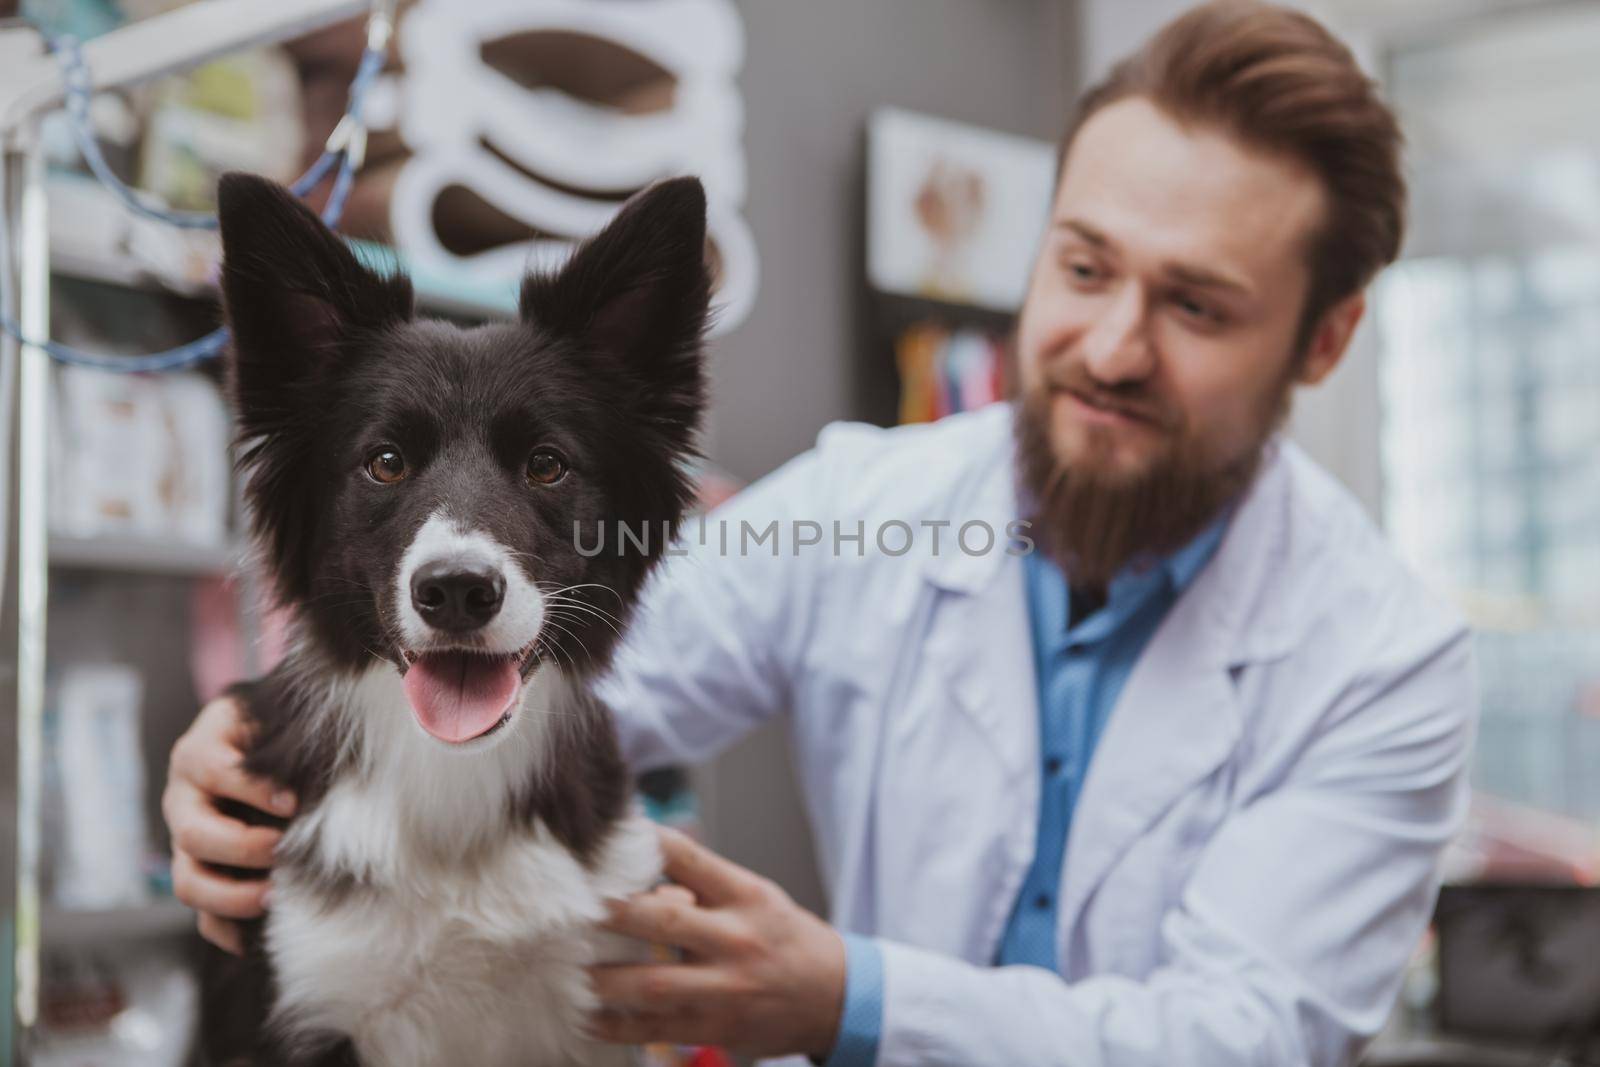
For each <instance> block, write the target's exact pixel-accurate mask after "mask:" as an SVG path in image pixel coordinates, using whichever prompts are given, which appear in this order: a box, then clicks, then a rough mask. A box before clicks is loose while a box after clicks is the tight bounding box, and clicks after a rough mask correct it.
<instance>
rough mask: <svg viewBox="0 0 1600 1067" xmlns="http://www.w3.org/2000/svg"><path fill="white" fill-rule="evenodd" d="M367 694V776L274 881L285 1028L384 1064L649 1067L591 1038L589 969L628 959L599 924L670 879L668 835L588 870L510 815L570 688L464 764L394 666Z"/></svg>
mask: <svg viewBox="0 0 1600 1067" xmlns="http://www.w3.org/2000/svg"><path fill="white" fill-rule="evenodd" d="M553 684H554V685H557V686H559V684H560V683H559V681H556V682H555V683H553ZM355 690H356V691H354V692H351V693H348V694H341V695H343V696H345V698H346V700H348V701H349V702H350V704H349V706H350V707H351V708H352V712H353V713H355V714H359V715H360V716H361V718H362V719H363V720H365V721H366V722H367V723H368V725H366V726H364V727H363V728H362V731H363V732H362V738H363V741H364V752H363V760H362V765H363V773H361V774H348V775H345V776H343V777H342V778H341V779H340V780H339V781H338V782H337V783H336V784H335V785H334V787H333V788H332V789H331V790H330V791H329V793H328V794H327V796H326V797H325V798H324V799H323V800H322V802H321V803H320V804H318V805H317V807H316V808H315V809H314V810H312V811H310V812H308V813H306V814H305V815H303V816H302V817H301V818H300V819H298V820H296V822H295V823H294V824H293V826H292V827H291V828H290V831H289V834H288V836H287V837H286V840H285V845H286V847H287V850H288V851H289V852H291V853H292V852H293V851H294V846H295V845H297V844H299V843H306V844H311V843H313V842H314V853H313V855H314V860H313V862H311V863H308V864H302V865H300V866H298V867H296V868H294V869H292V870H289V871H285V872H283V875H282V876H280V877H279V878H278V879H275V884H274V895H273V901H272V910H271V913H270V915H269V917H268V921H267V948H268V952H269V953H270V955H271V957H272V961H273V964H274V966H275V968H276V971H277V975H278V982H279V998H278V1003H277V1006H276V1010H275V1012H274V1020H275V1023H277V1024H278V1025H282V1026H286V1027H287V1028H288V1029H289V1030H290V1031H293V1032H316V1031H322V1032H327V1031H330V1030H331V1031H335V1032H338V1033H343V1034H347V1035H349V1036H350V1037H351V1038H352V1039H353V1040H354V1042H355V1045H356V1049H357V1052H358V1053H359V1054H360V1057H361V1059H362V1062H363V1063H364V1064H367V1065H371V1067H379V1065H382V1067H407V1065H411V1064H415V1065H418V1067H421V1065H434V1064H441V1063H471V1064H474V1065H482V1067H495V1065H501V1064H504V1065H513V1064H515V1065H518V1067H524V1065H542V1064H552V1065H554V1064H563V1065H564V1064H584V1065H588V1064H596V1065H599V1064H607V1065H609V1064H624V1063H630V1062H632V1060H631V1058H630V1055H629V1054H628V1053H627V1052H626V1051H625V1050H620V1049H617V1048H615V1047H607V1046H600V1045H595V1044H593V1043H590V1042H588V1041H586V1040H584V1038H583V1037H582V1031H581V1028H582V1024H583V1022H584V1019H585V1016H586V1014H587V1012H588V1011H589V1010H590V1009H591V1008H592V1007H593V1006H594V998H593V994H592V993H591V991H590V989H589V984H588V981H587V978H586V976H585V973H584V967H585V966H586V965H587V964H589V963H591V962H593V961H594V960H596V959H602V958H603V959H619V958H622V956H623V955H624V954H625V953H627V952H628V951H629V950H628V948H627V946H625V945H623V944H620V943H619V942H618V941H617V939H614V938H608V937H605V936H604V935H601V934H599V933H597V932H596V931H595V930H594V928H593V924H594V923H595V921H596V920H598V919H600V918H602V917H603V915H604V901H605V900H606V899H607V898H614V897H621V896H626V895H629V894H631V893H634V892H637V891H639V890H641V889H644V888H647V887H648V886H649V885H650V884H651V883H652V882H653V881H654V880H655V878H656V876H657V874H658V872H659V870H660V857H659V853H658V849H657V845H656V835H655V832H654V830H653V828H652V827H651V826H650V824H649V823H648V822H647V821H646V820H645V819H644V818H643V817H642V816H641V815H638V814H634V815H632V816H630V817H629V818H627V819H625V820H624V821H623V822H621V823H620V824H619V825H618V826H617V827H616V828H615V829H614V830H613V832H612V834H611V836H610V837H609V838H608V839H607V841H606V843H605V845H604V846H603V848H602V849H601V851H600V853H599V855H598V856H597V857H596V858H595V861H594V862H593V864H592V866H589V867H585V866H584V865H583V864H582V863H580V862H579V861H578V859H577V858H576V857H575V856H573V855H572V853H570V852H569V851H568V850H567V849H566V848H564V847H563V846H562V845H561V844H560V843H559V842H558V841H556V840H555V839H554V838H553V837H552V836H551V835H550V834H549V832H548V831H547V830H545V829H544V827H543V826H541V825H535V826H534V827H532V828H531V829H529V828H521V827H517V826H515V825H513V824H512V823H511V822H510V821H509V820H507V819H506V817H505V812H504V808H505V806H506V805H507V799H508V797H510V796H511V795H512V788H511V786H510V785H509V783H511V782H515V781H518V780H520V779H519V778H516V777H513V775H520V776H521V777H522V778H525V777H526V776H527V774H528V769H529V767H530V766H532V762H531V761H532V760H533V759H535V758H536V757H537V751H536V750H537V749H538V748H539V745H538V736H537V734H538V732H539V731H541V730H544V729H549V728H551V726H552V724H551V721H550V719H549V717H548V716H546V717H544V718H543V719H541V717H540V712H541V711H550V712H552V713H557V712H555V709H554V708H553V707H552V704H556V703H558V699H557V698H559V695H560V694H559V692H553V691H552V690H551V686H549V685H545V686H541V685H538V684H535V685H534V686H531V687H530V691H529V694H528V699H527V700H526V701H525V703H524V705H523V709H522V711H521V712H520V713H519V714H518V716H517V717H516V720H515V721H514V722H513V723H512V724H511V726H510V727H509V728H510V729H513V730H515V731H516V734H515V735H514V736H512V737H509V738H506V739H505V740H504V741H502V743H501V744H499V745H497V746H495V747H494V748H493V749H491V750H489V751H484V752H478V753H464V754H457V753H452V752H446V751H443V750H441V748H440V746H439V745H438V744H437V743H436V742H434V741H432V740H431V739H430V738H428V737H426V736H425V735H424V734H423V733H422V731H421V730H420V729H419V728H417V727H416V726H415V724H414V723H413V722H411V716H410V712H409V709H408V708H407V706H406V704H405V702H404V700H403V698H402V699H399V700H396V699H395V698H396V697H398V696H399V687H398V683H397V680H396V675H395V672H394V671H393V669H392V668H375V669H374V670H373V671H371V672H369V675H368V677H366V678H364V679H363V680H362V681H361V682H360V683H358V684H357V686H356V687H355ZM380 706H381V708H382V710H381V711H380ZM373 712H379V713H380V717H378V718H374V717H373V715H372V713H373ZM385 714H386V715H387V716H388V717H387V718H385V717H382V716H383V715H385ZM372 723H377V724H378V725H377V726H376V727H374V726H373V725H371V724H372Z"/></svg>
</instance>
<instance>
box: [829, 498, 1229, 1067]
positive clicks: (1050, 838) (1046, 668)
mask: <svg viewBox="0 0 1600 1067" xmlns="http://www.w3.org/2000/svg"><path fill="white" fill-rule="evenodd" d="M1230 514H1231V513H1230ZM1228 518H1229V514H1224V515H1223V516H1222V517H1221V518H1220V519H1218V520H1217V521H1216V522H1214V523H1212V524H1211V525H1210V526H1209V527H1207V528H1206V529H1205V530H1203V531H1201V533H1200V534H1199V535H1198V536H1196V537H1195V538H1194V539H1193V540H1192V541H1190V542H1189V543H1188V544H1187V545H1184V546H1183V547H1182V548H1180V549H1178V550H1177V551H1176V552H1173V553H1172V554H1171V555H1169V556H1167V557H1165V558H1163V559H1159V560H1156V561H1154V562H1152V563H1147V564H1145V565H1142V566H1141V565H1138V564H1130V565H1129V566H1128V567H1126V568H1124V569H1123V571H1122V572H1121V573H1120V574H1118V575H1117V577H1116V578H1115V579H1113V580H1112V582H1111V586H1110V588H1109V589H1108V590H1107V591H1106V592H1107V595H1106V602H1105V604H1104V605H1103V606H1102V607H1100V608H1098V609H1097V610H1094V611H1090V612H1086V613H1084V614H1083V617H1081V618H1073V617H1072V598H1071V594H1070V591H1069V590H1068V587H1067V582H1066V578H1065V577H1064V576H1063V575H1062V573H1061V571H1060V569H1059V568H1058V567H1056V565H1055V564H1054V563H1053V562H1051V561H1050V559H1049V557H1048V556H1046V555H1045V554H1044V553H1042V552H1034V553H1031V554H1029V555H1028V556H1026V557H1024V558H1023V574H1024V581H1025V582H1026V584H1027V596H1028V614H1029V618H1030V621H1031V623H1032V627H1033V662H1034V671H1035V674H1036V677H1037V679H1038V686H1039V756H1040V761H1041V764H1042V766H1041V768H1040V770H1041V773H1040V779H1039V829H1038V833H1037V835H1036V837H1035V841H1034V855H1033V862H1032V864H1030V865H1029V868H1028V873H1027V875H1026V876H1025V877H1024V878H1023V881H1022V889H1021V891H1020V892H1019V893H1018V894H1017V900H1016V903H1015V904H1014V905H1013V907H1012V911H1011V918H1010V920H1009V921H1008V922H1007V923H1006V928H1005V931H1004V934H1003V936H1002V937H1001V940H1000V949H999V952H998V953H997V954H996V957H995V962H996V963H997V964H1000V965H1006V964H1033V965H1035V966H1038V967H1045V968H1048V969H1050V970H1055V969H1056V963H1057V960H1056V950H1055V939H1056V922H1057V916H1058V902H1059V897H1060V889H1061V866H1062V862H1063V860H1064V858H1065V856H1066V851H1067V835H1068V831H1069V830H1070V829H1071V825H1072V814H1073V809H1074V808H1076V807H1077V803H1078V795H1079V793H1080V792H1081V790H1082V788H1083V781H1084V778H1085V777H1086V776H1087V774H1088V771H1089V760H1090V757H1091V756H1093V755H1094V748H1095V745H1096V743H1098V742H1099V740H1100V735H1101V733H1102V731H1104V729H1105V725H1106V720H1107V719H1108V718H1109V717H1110V715H1111V709H1112V708H1113V707H1115V706H1116V703H1117V698H1118V697H1119V696H1120V695H1121V694H1122V687H1123V686H1124V685H1126V684H1127V681H1128V675H1130V674H1131V673H1132V672H1133V667H1134V664H1136V663H1138V661H1139V657H1140V655H1142V654H1143V652H1144V649H1145V646H1146V645H1148V644H1149V643H1150V639H1151V638H1152V637H1154V636H1155V633H1156V629H1157V628H1158V627H1159V626H1160V625H1161V620H1162V619H1164V618H1165V617H1166V614H1167V612H1168V611H1169V610H1170V609H1171V607H1172V605H1173V604H1175V603H1177V600H1178V597H1179V596H1181V595H1182V594H1183V591H1184V590H1185V589H1187V588H1188V587H1189V583H1191V582H1192V581H1193V580H1194V578H1195V576H1196V575H1197V574H1199V573H1200V570H1201V568H1203V567H1204V566H1205V565H1206V562H1207V561H1208V560H1210V558H1211V556H1212V554H1213V553H1214V552H1215V551H1216V548H1217V545H1218V544H1219V543H1220V542H1221V540H1222V534H1223V532H1224V531H1225V530H1226V529H1227V526H1228ZM844 941H845V956H846V973H845V1000H844V1014H843V1016H842V1017H841V1019H840V1022H839V1036H838V1038H837V1039H836V1040H835V1042H834V1047H833V1052H832V1053H831V1055H830V1056H829V1057H828V1060H827V1067H871V1065H872V1064H873V1063H875V1062H876V1061H877V1056H878V1037H879V1034H880V1032H881V1030H882V1027H883V961H882V954H881V953H880V952H879V950H878V947H877V942H876V941H874V940H873V939H871V938H868V937H861V936H859V935H855V934H846V935H844Z"/></svg>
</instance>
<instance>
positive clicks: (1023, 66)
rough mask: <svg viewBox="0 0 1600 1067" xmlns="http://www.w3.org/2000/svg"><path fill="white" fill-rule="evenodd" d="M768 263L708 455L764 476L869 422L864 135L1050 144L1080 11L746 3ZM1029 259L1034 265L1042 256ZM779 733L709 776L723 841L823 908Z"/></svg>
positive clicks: (716, 380)
mask: <svg viewBox="0 0 1600 1067" xmlns="http://www.w3.org/2000/svg"><path fill="white" fill-rule="evenodd" d="M739 8H740V10H741V11H742V13H743V15H744V19H745V28H746V35H747V41H748V51H747V56H746V61H745V68H744V74H743V77H742V79H741V80H742V84H743V88H744V93H745V104H746V122H747V126H746V132H745V149H746V154H747V157H748V159H749V161H750V197H749V203H748V207H747V217H748V218H749V221H750V225H751V227H752V229H753V230H754V232H755V239H756V244H757V247H758V248H759V249H760V253H761V271H762V278H761V293H760V297H759V298H758V300H757V302H756V305H755V308H754V311H753V312H752V314H751V316H750V317H749V319H748V320H747V321H746V323H745V324H744V325H742V326H741V327H740V328H739V329H738V330H737V331H735V332H733V333H731V334H729V335H728V336H727V337H726V338H723V339H722V340H721V341H719V342H718V343H717V344H716V346H715V350H714V352H713V370H712V374H713V390H714V397H713V412H712V417H711V422H710V428H709V430H710V432H709V435H708V442H707V443H708V447H709V452H710V455H711V458H712V459H713V460H715V461H716V462H718V463H719V464H721V465H722V466H724V467H726V468H727V469H728V470H730V471H731V472H733V473H734V474H736V475H739V476H740V477H743V478H755V477H758V476H760V475H762V474H764V473H766V472H767V471H769V470H771V469H772V468H774V467H776V466H778V465H779V464H780V463H782V462H783V461H784V460H786V459H788V458H789V457H790V456H793V455H795V454H796V453H798V452H801V451H803V450H805V449H806V448H808V447H809V446H810V445H811V444H812V442H813V441H814V440H815V438H816V434H817V431H818V430H819V429H820V428H821V427H822V426H823V425H825V424H826V423H828V422H830V421H833V420H835V419H840V418H852V417H862V416H864V415H865V414H866V413H867V411H868V405H867V404H866V402H865V401H864V400H863V398H862V396H861V394H860V390H859V388H858V381H859V373H858V372H859V369H860V368H858V366H857V361H858V360H862V359H881V360H888V359H889V358H890V356H889V354H888V353H886V352H881V351H865V350H864V346H863V343H862V337H861V330H860V327H859V323H860V318H859V316H860V313H861V306H860V304H859V299H860V297H859V287H860V285H861V277H862V268H861V256H862V254H863V244H862V240H861V237H860V219H861V216H862V210H861V200H862V196H863V189H862V181H861V175H862V149H863V144H864V141H863V132H862V131H863V129H864V126H865V122H866V118H867V116H868V115H869V114H870V113H871V112H872V110H873V109H874V108H876V107H879V106H881V105H887V104H893V105H897V106H901V107H907V108H912V109H915V110H919V111H924V112H928V113H931V114H936V115H942V116H945V117H948V118H953V119H958V120H962V121H966V122H974V123H980V124H983V125H986V126H990V127H994V128H997V129H1002V130H1009V131H1013V132H1017V133H1024V134H1032V135H1035V136H1040V137H1046V138H1051V139H1053V138H1054V137H1055V136H1056V135H1057V133H1058V132H1059V130H1060V128H1061V127H1062V126H1063V125H1064V123H1065V121H1066V111H1065V107H1066V103H1067V101H1068V100H1069V98H1070V92H1071V87H1072V85H1073V84H1074V81H1075V75H1074V69H1073V61H1074V57H1075V55H1076V51H1077V50H1076V46H1075V44H1074V43H1073V41H1072V30H1073V24H1074V17H1073V5H1072V4H1070V3H1067V2H1066V0H741V2H740V3H739ZM1020 254H1024V255H1026V254H1031V250H1028V251H1027V252H1022V253H1020ZM791 783H792V774H791V771H790V768H789V758H788V751H787V747H786V739H785V737H784V735H783V733H782V732H781V729H779V728H771V729H768V730H766V731H763V732H762V733H760V734H758V735H756V736H755V737H752V738H750V739H749V740H747V741H746V742H745V743H743V744H742V745H740V746H739V747H738V748H736V749H735V750H733V751H732V752H730V753H728V754H727V755H725V756H724V757H722V758H721V759H719V760H718V761H716V762H715V763H714V764H713V765H712V766H710V767H708V768H705V769H703V770H702V771H701V773H700V774H699V775H698V777H697V785H698V787H699V790H700V794H701V800H702V805H703V808H704V811H705V814H706V821H707V824H708V830H709V832H710V836H711V839H712V842H713V844H714V845H716V847H718V848H719V849H721V850H723V851H724V852H725V853H726V854H728V855H729V856H731V857H732V858H734V859H736V860H738V861H740V862H743V863H745V864H747V865H749V866H752V867H754V868H755V869H757V870H759V871H761V872H762V873H764V874H767V875H769V876H771V877H773V878H776V879H777V880H778V881H779V882H781V883H783V884H784V885H785V886H787V887H788V888H789V889H790V891H791V892H792V893H794V894H795V896H796V897H797V898H798V899H800V900H801V901H802V902H803V903H805V904H807V905H809V906H812V907H815V908H819V909H820V908H821V906H822V893H821V889H820V887H819V885H818V883H817V879H816V875H815V873H814V867H813V864H812V854H811V846H810V838H809V835H808V834H807V832H806V827H805V821H804V818H803V816H802V814H801V812H800V809H799V807H798V801H797V797H796V794H795V791H794V789H793V786H792V784H791Z"/></svg>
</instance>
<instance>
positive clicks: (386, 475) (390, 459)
mask: <svg viewBox="0 0 1600 1067" xmlns="http://www.w3.org/2000/svg"><path fill="white" fill-rule="evenodd" d="M410 473H411V471H410V470H409V469H408V468H407V467H406V458H405V457H404V456H402V455H401V454H400V453H399V452H398V451H396V450H395V449H392V448H381V449H379V450H378V451H376V452H374V453H373V454H372V458H371V459H369V460H367V474H368V475H370V476H371V478H372V480H373V481H375V482H382V483H383V484H384V485H393V484H394V483H395V482H398V481H399V480H400V479H402V478H404V477H405V476H406V475H407V474H410Z"/></svg>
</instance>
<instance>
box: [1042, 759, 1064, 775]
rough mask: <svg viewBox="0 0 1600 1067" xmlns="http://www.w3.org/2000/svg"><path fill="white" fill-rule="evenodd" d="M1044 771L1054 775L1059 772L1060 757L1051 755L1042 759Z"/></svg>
mask: <svg viewBox="0 0 1600 1067" xmlns="http://www.w3.org/2000/svg"><path fill="white" fill-rule="evenodd" d="M1044 773H1046V774H1048V775H1051V776H1052V777H1054V776H1055V775H1058V774H1060V773H1061V757H1060V756H1051V757H1050V758H1049V759H1047V760H1045V761H1044Z"/></svg>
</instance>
